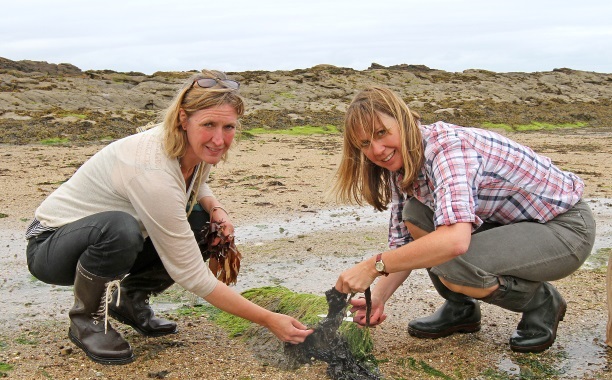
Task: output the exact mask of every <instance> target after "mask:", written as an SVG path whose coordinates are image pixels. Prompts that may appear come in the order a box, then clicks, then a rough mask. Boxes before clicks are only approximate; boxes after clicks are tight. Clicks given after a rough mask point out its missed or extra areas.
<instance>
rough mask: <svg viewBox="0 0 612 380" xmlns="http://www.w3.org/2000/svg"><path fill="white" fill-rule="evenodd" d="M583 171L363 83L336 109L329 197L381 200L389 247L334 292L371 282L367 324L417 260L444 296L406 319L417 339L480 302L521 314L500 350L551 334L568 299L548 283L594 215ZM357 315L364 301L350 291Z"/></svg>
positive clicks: (577, 253)
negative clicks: (431, 115) (427, 118)
mask: <svg viewBox="0 0 612 380" xmlns="http://www.w3.org/2000/svg"><path fill="white" fill-rule="evenodd" d="M583 189H584V183H583V181H582V180H581V179H580V178H578V177H577V176H576V175H575V174H573V173H570V172H566V171H562V170H560V169H559V168H557V167H556V166H555V165H554V164H553V163H552V162H551V160H550V159H549V158H547V157H544V156H541V155H539V154H537V153H535V152H534V151H533V150H531V149H530V148H528V147H526V146H523V145H521V144H518V143H516V142H514V141H512V140H510V139H508V138H506V137H504V136H502V135H499V134H497V133H494V132H491V131H486V130H482V129H477V128H465V127H460V126H457V125H452V124H448V123H444V122H436V123H434V124H431V125H423V124H421V122H420V117H419V115H418V114H417V113H415V112H413V111H411V110H410V109H409V108H408V106H407V105H406V104H405V103H404V101H403V100H402V99H401V98H400V97H399V96H398V95H397V94H395V93H393V92H392V91H391V90H389V89H387V88H382V87H371V88H368V89H365V90H363V91H361V92H360V93H359V94H358V95H357V96H356V97H355V98H354V100H353V101H352V103H351V105H350V106H349V108H348V110H347V113H346V118H345V130H344V148H343V157H342V161H341V163H340V167H339V170H338V179H337V183H336V186H335V190H336V193H337V195H338V197H339V199H341V200H343V201H351V202H356V203H357V204H362V203H363V202H364V201H365V202H367V203H368V204H370V205H372V206H373V207H374V208H375V209H377V210H384V209H386V208H387V206H388V205H390V209H391V217H390V222H389V248H390V249H389V250H388V251H385V252H381V253H378V254H377V255H375V256H373V257H371V258H369V259H366V260H364V261H362V262H361V263H359V264H357V265H355V266H354V267H352V268H350V269H348V270H346V271H345V272H343V273H342V274H341V275H340V276H339V278H338V281H337V283H336V288H337V289H338V290H339V291H342V292H344V293H352V292H363V291H365V289H367V288H368V287H369V286H370V285H371V284H372V283H373V282H374V280H375V279H376V278H378V277H380V276H382V277H380V280H379V281H378V282H377V283H376V286H375V287H374V288H373V290H372V311H371V315H370V323H371V324H372V325H376V324H379V323H382V322H383V321H384V320H385V319H386V315H385V313H384V307H385V303H386V302H387V300H388V299H389V298H390V297H391V295H392V294H393V293H394V292H395V291H396V290H397V288H398V287H399V286H400V285H401V284H402V283H403V282H404V281H405V280H406V279H407V278H408V276H409V275H410V273H411V271H412V270H414V269H419V268H425V269H427V271H428V273H429V276H430V278H431V281H432V282H433V285H434V287H435V289H436V290H437V292H438V293H439V294H440V295H441V296H442V297H443V298H444V299H445V302H444V304H443V305H442V306H441V307H440V308H439V309H438V310H437V311H436V312H435V313H434V314H433V315H431V316H427V317H422V318H418V319H415V320H412V321H410V322H409V323H408V332H409V334H410V335H412V336H415V337H417V338H440V337H444V336H448V335H450V334H452V333H455V332H460V333H469V332H476V331H478V330H480V323H481V321H480V320H481V314H480V301H482V302H486V303H489V304H493V305H497V306H499V307H501V308H504V309H507V310H511V311H514V312H519V313H522V318H521V320H520V322H519V324H518V327H517V329H516V331H515V332H514V333H513V334H512V336H511V338H510V341H509V342H510V348H511V349H512V350H514V351H518V352H540V351H543V350H545V349H547V348H549V347H550V346H551V345H552V344H553V343H554V341H555V338H556V333H557V326H558V323H559V321H561V320H563V317H564V315H565V312H566V307H567V304H566V302H565V300H564V299H563V297H562V296H561V294H559V292H558V290H557V289H556V288H555V287H554V286H553V285H552V284H550V282H549V281H554V280H558V279H561V278H563V277H566V276H568V275H570V274H571V273H573V272H574V271H575V270H577V269H578V268H579V267H580V266H581V265H582V263H584V261H585V260H586V258H587V257H588V256H589V254H590V253H591V250H592V248H593V242H594V239H595V222H594V220H593V216H592V214H591V211H590V209H589V207H588V205H587V204H586V203H585V202H584V201H583V200H582V193H583ZM352 303H353V309H352V310H353V311H354V312H356V314H355V316H354V321H355V322H357V323H359V324H362V325H363V324H364V323H365V319H366V318H365V313H366V311H365V301H364V300H363V299H356V300H353V301H352Z"/></svg>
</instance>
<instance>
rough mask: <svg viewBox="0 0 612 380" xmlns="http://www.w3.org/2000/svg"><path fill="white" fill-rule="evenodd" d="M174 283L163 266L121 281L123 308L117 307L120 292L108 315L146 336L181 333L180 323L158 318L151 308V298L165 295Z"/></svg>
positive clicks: (115, 295)
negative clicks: (179, 331) (177, 324)
mask: <svg viewBox="0 0 612 380" xmlns="http://www.w3.org/2000/svg"><path fill="white" fill-rule="evenodd" d="M172 284H174V280H172V278H171V277H170V275H168V272H167V271H166V269H165V268H164V267H163V265H161V266H159V265H158V266H155V267H152V268H147V269H146V270H143V271H141V272H139V273H134V274H129V275H128V276H127V277H125V278H124V279H123V281H121V298H120V300H119V305H118V306H117V305H116V299H117V292H115V293H114V294H113V302H112V303H111V304H110V305H109V308H108V313H109V314H110V315H111V317H113V318H114V319H116V320H118V321H119V322H121V323H125V324H127V325H130V326H132V327H133V328H134V329H135V330H136V331H138V332H139V333H140V334H142V335H144V336H152V337H155V336H162V335H167V334H175V333H176V332H177V331H178V329H177V326H176V323H175V322H172V321H169V320H167V319H163V318H157V317H156V316H155V313H154V312H153V309H151V306H150V305H149V297H150V296H151V295H156V294H159V293H161V292H163V291H164V290H166V289H168V288H169V287H170V286H171V285H172Z"/></svg>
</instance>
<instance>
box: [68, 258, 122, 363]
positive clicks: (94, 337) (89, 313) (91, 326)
mask: <svg viewBox="0 0 612 380" xmlns="http://www.w3.org/2000/svg"><path fill="white" fill-rule="evenodd" d="M118 284H119V280H118V279H111V278H104V277H99V276H96V275H95V274H92V273H90V272H88V271H87V270H85V269H84V268H83V267H82V266H81V263H80V262H79V263H78V264H77V270H76V276H75V279H74V306H73V307H72V309H70V311H69V312H68V315H69V316H70V329H69V330H68V337H69V338H70V340H72V342H74V344H76V345H77V346H78V347H79V348H81V349H82V350H83V351H85V354H87V356H88V357H89V358H90V359H91V360H93V361H95V362H97V363H101V364H127V363H131V362H132V361H134V354H133V353H132V348H131V347H130V344H129V343H128V342H126V341H125V340H124V339H123V337H122V336H121V334H119V333H118V332H117V331H115V330H114V329H113V327H112V326H111V325H109V324H108V323H107V320H106V317H105V311H106V307H107V305H106V303H107V299H109V298H110V294H109V292H112V288H113V287H118ZM107 296H108V297H107Z"/></svg>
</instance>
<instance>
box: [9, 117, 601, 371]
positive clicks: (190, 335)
mask: <svg viewBox="0 0 612 380" xmlns="http://www.w3.org/2000/svg"><path fill="white" fill-rule="evenodd" d="M510 137H512V138H514V139H515V140H517V141H519V142H521V143H524V144H527V145H529V146H531V147H533V148H534V149H535V150H536V151H538V152H540V153H542V154H544V155H547V156H549V157H551V158H552V159H553V161H554V162H555V163H556V164H558V165H559V166H560V167H562V168H563V169H565V170H571V171H574V172H575V173H577V174H579V175H580V176H581V177H582V178H583V179H584V180H585V182H586V183H587V187H586V194H585V198H586V199H587V200H588V202H589V204H590V205H591V207H592V208H593V210H594V213H595V216H596V218H597V223H598V237H597V242H596V248H595V250H594V252H593V257H592V259H591V260H589V262H588V263H587V265H585V266H584V268H583V269H581V270H579V271H578V272H576V273H575V274H573V275H572V276H570V277H568V278H566V279H563V280H561V281H557V282H555V285H556V286H557V287H558V288H559V289H560V291H561V293H562V294H563V295H564V297H565V298H566V300H567V301H568V312H567V315H566V317H565V320H564V321H563V322H561V324H560V326H559V332H558V337H557V340H556V342H555V344H554V345H553V347H551V348H550V349H549V350H547V351H546V352H544V353H542V354H540V355H525V354H516V353H513V352H512V351H510V349H509V346H508V338H509V336H510V334H511V333H512V331H513V330H514V328H515V326H516V324H517V323H518V320H519V318H520V315H519V314H516V313H511V312H507V311H504V310H501V309H499V308H496V307H493V306H490V305H487V304H483V305H482V310H483V327H482V330H481V331H480V332H478V333H474V334H466V335H454V336H451V337H448V338H444V339H439V340H420V339H416V338H413V337H410V336H409V335H408V334H407V332H406V324H407V322H408V321H409V320H410V319H413V318H416V317H419V316H424V315H428V314H430V313H431V312H433V311H434V310H435V309H436V308H437V307H438V306H439V305H440V304H441V303H442V299H441V298H440V297H439V296H438V295H437V293H436V292H435V291H434V289H433V287H432V286H431V284H430V283H429V279H428V278H427V275H426V273H425V271H423V270H420V271H415V272H414V273H413V274H412V275H411V277H410V278H409V279H408V281H407V282H406V283H405V284H404V286H402V287H401V288H400V290H399V291H398V292H397V293H396V294H395V295H394V297H393V298H392V299H391V300H390V301H389V303H388V305H387V313H388V314H389V318H388V320H387V321H386V322H385V323H384V324H383V325H382V326H380V327H378V328H376V329H373V330H372V334H373V337H374V342H375V347H374V356H375V357H376V358H377V359H378V360H380V363H379V368H380V371H381V373H382V374H383V375H384V376H385V378H387V379H407V378H416V379H419V378H448V379H468V378H470V379H472V378H496V379H505V378H507V379H513V378H560V379H573V378H592V379H595V378H597V379H601V378H612V375H611V374H610V372H609V371H610V365H609V363H610V360H611V359H612V358H611V357H610V353H609V350H608V349H607V348H606V347H605V345H604V339H605V324H606V320H607V307H606V296H605V268H606V266H605V264H606V263H607V256H608V254H609V250H610V247H612V228H611V225H612V223H611V220H612V215H611V214H612V211H611V209H612V186H611V185H610V184H611V183H612V178H611V177H612V170H611V166H612V161H611V160H610V157H611V153H612V132H611V131H610V130H604V129H600V128H599V129H578V130H567V131H561V132H550V133H544V132H537V133H512V134H510ZM102 146H103V144H101V143H96V144H80V145H74V144H73V145H55V146H46V145H39V144H29V145H0V152H1V153H0V157H2V158H1V160H0V178H1V181H0V190H1V191H0V194H2V196H1V197H0V213H2V214H3V217H2V218H1V219H0V243H1V244H2V247H3V248H2V250H1V252H2V253H1V260H2V263H3V265H2V269H0V274H1V278H2V280H1V282H0V291H1V292H2V299H3V312H2V313H1V314H0V326H2V327H1V335H2V339H1V341H0V363H2V365H3V366H4V367H0V372H2V373H4V374H7V375H8V377H9V378H15V379H38V378H40V379H50V378H51V379H76V378H79V379H88V378H95V379H124V378H167V379H187V378H205V379H216V378H226V379H305V380H308V379H326V378H327V377H326V375H325V368H326V365H325V363H315V364H313V365H308V366H305V367H302V368H300V369H298V370H297V371H284V370H281V369H278V368H275V367H274V366H270V365H268V364H267V363H265V362H261V361H258V360H257V359H256V358H255V353H256V352H255V351H256V348H253V346H252V345H251V344H249V343H248V342H245V341H242V340H241V339H238V338H234V339H231V338H229V337H228V336H227V333H226V332H225V331H224V330H222V329H221V328H219V327H218V326H216V325H214V324H213V323H211V322H210V321H209V320H207V318H205V317H190V316H179V315H177V314H176V312H175V310H176V309H177V308H178V307H179V306H182V305H189V304H193V303H194V302H199V301H198V300H196V299H195V298H194V297H192V296H190V295H188V294H183V293H181V290H180V289H174V288H173V292H172V294H174V295H175V296H174V297H173V298H164V297H159V298H158V299H156V300H155V301H154V303H153V307H154V308H155V309H156V310H158V311H159V313H160V314H162V315H164V316H166V317H169V318H172V319H175V320H176V321H177V323H178V324H179V328H180V332H179V334H177V335H173V336H167V337H161V338H143V337H141V336H139V335H138V334H137V333H136V332H135V331H133V330H131V329H130V328H128V327H126V326H123V325H121V324H119V323H116V322H114V326H116V327H117V328H118V330H119V331H121V332H122V333H123V334H124V336H125V337H126V338H127V339H128V341H129V342H130V343H131V344H132V346H133V348H134V350H135V353H136V355H137V356H138V358H137V360H136V361H135V362H134V363H132V364H129V365H125V366H114V367H107V366H102V365H99V364H96V363H94V362H92V361H90V360H89V359H87V358H86V357H85V355H84V354H83V353H82V352H81V351H80V350H79V349H78V348H76V347H74V345H73V344H72V343H71V342H70V341H69V339H68V338H67V329H68V325H69V320H68V316H67V312H68V310H69V309H70V307H71V306H72V300H73V299H72V292H71V288H70V287H56V286H50V285H46V284H43V283H41V282H39V281H37V280H35V279H34V278H33V277H32V276H31V275H30V274H29V272H28V271H27V268H26V264H25V253H24V252H25V243H26V242H25V240H24V238H23V232H24V230H25V228H26V227H27V224H28V223H29V221H30V219H31V217H32V213H33V211H34V209H35V208H36V207H37V205H38V204H39V203H40V202H41V201H42V200H43V199H44V198H45V196H46V195H48V194H49V193H50V192H51V191H53V189H55V188H57V186H59V184H61V182H62V181H64V180H66V179H67V178H68V177H70V175H71V174H72V173H73V172H74V171H75V170H76V168H78V167H79V166H80V165H81V164H82V163H83V162H84V161H85V160H86V159H87V158H88V157H90V156H91V155H92V154H94V153H95V152H96V151H97V150H99V149H100V148H101V147H102ZM340 148H341V138H340V136H339V135H330V136H323V135H312V136H302V137H299V136H282V135H257V136H255V137H254V138H251V139H244V140H242V141H240V142H239V143H238V144H237V146H236V147H235V148H234V149H233V150H232V151H231V155H230V159H229V161H228V162H226V163H223V164H220V165H219V166H218V167H217V168H215V169H214V172H213V173H212V176H211V187H212V188H213V191H214V192H215V194H216V196H217V197H218V198H219V199H220V200H221V201H222V202H223V204H224V205H225V207H226V208H227V209H228V210H229V211H230V212H231V216H232V219H233V221H234V224H235V225H236V226H237V233H236V235H237V242H238V245H239V248H240V250H241V252H242V253H243V256H244V259H243V267H242V271H241V275H240V277H239V281H238V285H237V286H236V291H242V290H245V289H249V288H254V287H260V286H269V285H281V286H285V287H287V288H289V289H291V290H293V291H295V292H304V293H311V294H319V295H323V293H324V292H325V291H326V290H327V289H329V288H331V287H332V286H333V285H334V283H335V281H336V278H337V276H338V274H339V273H340V272H341V271H342V270H343V269H345V268H348V267H349V266H351V265H352V264H353V263H356V262H358V261H360V260H361V259H362V258H364V257H369V256H371V255H374V254H375V253H377V252H379V251H382V250H385V248H386V236H387V220H388V215H387V214H386V213H379V212H373V211H372V210H371V209H370V208H368V207H356V206H355V205H341V204H338V203H336V201H335V199H334V198H333V197H331V196H330V193H329V190H330V187H331V184H332V183H333V177H334V173H335V169H336V166H337V164H338V161H339V158H340ZM529 376H531V377H529Z"/></svg>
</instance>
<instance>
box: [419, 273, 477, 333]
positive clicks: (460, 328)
mask: <svg viewBox="0 0 612 380" xmlns="http://www.w3.org/2000/svg"><path fill="white" fill-rule="evenodd" d="M427 272H428V273H429V277H430V278H431V282H432V283H433V284H434V287H435V288H436V290H437V291H438V293H439V294H440V295H441V296H442V297H444V298H445V299H446V302H444V304H443V305H442V306H441V307H440V308H439V309H438V310H436V311H435V313H433V314H432V315H430V316H427V317H422V318H417V319H414V320H412V321H410V322H409V323H408V334H410V335H411V336H414V337H416V338H428V339H436V338H442V337H445V336H449V335H451V334H453V333H456V332H458V333H472V332H476V331H479V330H480V304H479V303H478V301H477V300H476V299H474V298H472V297H468V296H466V295H463V294H459V293H455V292H453V291H451V290H450V289H448V288H447V287H446V286H444V284H443V283H442V281H440V278H438V276H436V275H435V274H433V273H431V272H430V271H429V270H428V271H427Z"/></svg>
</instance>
